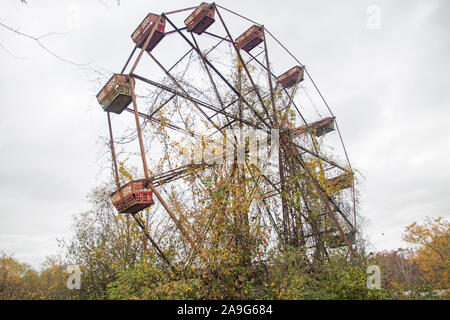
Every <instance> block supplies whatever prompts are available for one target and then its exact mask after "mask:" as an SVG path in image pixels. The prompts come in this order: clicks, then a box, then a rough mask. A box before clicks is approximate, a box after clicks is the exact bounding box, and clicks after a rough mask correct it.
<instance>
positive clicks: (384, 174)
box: [0, 0, 450, 267]
mask: <svg viewBox="0 0 450 320" xmlns="http://www.w3.org/2000/svg"><path fill="white" fill-rule="evenodd" d="M27 2H28V5H23V4H21V3H20V1H18V0H4V1H2V2H1V4H0V23H2V24H5V25H8V26H10V27H11V28H13V29H19V31H20V32H24V33H27V34H30V35H33V36H42V35H45V34H48V33H51V32H58V33H63V34H54V35H50V36H48V37H44V38H42V39H41V41H42V43H43V44H45V46H46V47H47V48H49V49H50V50H51V51H52V52H53V53H55V54H57V55H58V56H60V57H62V58H63V59H66V60H70V61H72V62H75V63H78V64H88V65H84V66H80V67H78V66H75V65H73V64H70V63H66V62H63V61H61V60H60V59H58V58H56V57H54V56H53V55H51V54H49V53H48V52H46V51H45V50H44V49H43V48H41V47H40V46H39V45H38V44H37V43H36V42H35V41H34V40H32V39H29V38H26V37H24V36H20V35H17V34H14V33H13V32H12V31H10V30H7V29H6V28H5V27H4V26H2V25H0V68H1V78H0V251H4V252H6V253H10V254H12V253H14V254H15V256H16V257H17V258H18V259H19V260H20V261H23V262H28V263H31V264H32V265H33V266H35V267H39V266H40V263H42V262H43V260H44V258H45V257H46V256H47V255H51V254H54V253H55V252H56V251H57V241H56V238H62V237H65V238H68V237H70V236H71V228H70V227H71V222H72V216H73V215H74V214H77V213H80V212H82V211H83V210H86V209H87V208H88V203H87V201H86V194H87V193H88V192H89V190H91V189H92V188H93V187H95V186H96V185H98V184H99V182H100V181H102V180H104V179H105V176H106V174H107V172H106V173H105V170H103V171H102V168H104V167H105V166H106V165H107V159H105V157H104V155H103V152H104V151H105V150H104V148H103V147H102V146H101V144H99V142H98V137H99V136H102V135H105V134H106V132H107V131H106V130H107V126H106V120H105V115H104V113H103V112H102V111H101V109H100V107H99V106H98V104H97V102H96V100H95V94H96V93H97V91H98V84H96V83H95V82H93V81H91V80H92V79H93V75H94V72H95V70H106V71H111V72H112V71H115V72H118V71H119V70H120V68H121V67H122V66H123V64H124V61H125V60H126V58H127V57H128V54H129V52H130V51H131V49H132V48H133V44H132V42H131V40H130V34H131V33H132V31H133V30H134V29H135V28H136V26H137V25H138V24H139V23H140V21H141V20H142V18H143V17H144V16H145V14H146V13H147V12H155V13H160V12H164V11H171V10H175V9H179V8H185V7H188V6H193V5H197V4H198V3H199V2H198V1H169V0H167V1H126V0H121V1H120V5H119V6H118V5H117V2H116V1H112V0H109V1H108V0H103V1H93V0H90V1H43V0H40V1H35V0H28V1H27ZM218 4H221V5H222V6H225V7H227V8H229V9H232V10H234V11H237V12H239V13H243V14H245V15H246V16H248V17H250V18H252V19H253V20H255V21H257V22H259V23H262V24H264V25H265V26H266V27H267V28H268V29H270V30H271V32H272V33H273V34H275V35H276V36H277V37H278V38H279V40H280V41H281V42H282V43H283V44H284V45H286V46H287V47H288V48H289V49H290V50H291V51H292V52H293V53H294V54H295V55H296V56H297V57H299V58H300V60H301V61H302V62H303V63H304V64H305V65H306V66H307V67H308V68H309V70H310V72H311V74H312V75H313V77H314V79H315V81H316V83H317V84H318V86H319V87H320V89H321V90H322V93H323V94H324V96H325V97H326V99H327V101H328V103H329V104H330V106H331V108H332V109H333V112H334V113H335V115H336V117H337V120H338V122H339V125H340V128H341V132H342V134H343V138H344V140H345V143H346V146H347V149H348V153H349V156H350V160H351V162H352V164H353V166H354V167H355V168H357V169H358V170H359V171H360V172H361V173H362V175H363V176H364V180H363V181H362V185H361V211H360V214H361V215H362V216H363V217H365V218H366V220H367V225H366V228H365V230H366V232H367V234H368V237H369V240H370V242H371V245H372V247H373V249H376V250H380V249H393V248H398V247H401V246H405V243H403V242H402V240H401V235H402V231H403V229H404V227H405V226H406V225H408V224H410V223H412V222H413V221H422V220H423V219H424V218H425V217H426V216H429V217H437V216H446V217H449V216H450V200H449V191H450V169H449V166H448V157H449V156H450V139H449V133H448V127H449V126H448V123H449V121H450V90H449V89H450V80H449V78H450V77H449V73H450V62H449V60H450V59H449V57H450V2H449V1H446V0H442V1H438V0H426V1H425V0H423V1H418V0H417V1H414V0H396V1H392V0H386V1H364V0H352V1H350V0H347V1H331V0H329V1H325V0H322V1H302V0H296V1H245V2H244V1H234V0H229V1H221V2H218Z"/></svg>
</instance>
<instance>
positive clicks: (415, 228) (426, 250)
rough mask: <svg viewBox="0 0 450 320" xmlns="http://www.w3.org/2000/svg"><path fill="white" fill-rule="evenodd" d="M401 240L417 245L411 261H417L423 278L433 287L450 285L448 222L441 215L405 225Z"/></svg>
mask: <svg viewBox="0 0 450 320" xmlns="http://www.w3.org/2000/svg"><path fill="white" fill-rule="evenodd" d="M403 240H405V241H406V242H408V243H411V244H415V245H417V246H418V248H417V250H416V251H415V254H414V255H413V257H412V259H411V262H412V263H417V264H418V265H419V267H420V269H421V270H422V274H423V278H424V280H425V281H426V282H427V283H429V284H430V285H431V287H432V288H433V289H447V290H448V288H449V287H450V285H449V284H450V282H449V274H450V248H449V243H450V222H449V221H447V220H445V219H444V218H443V217H438V218H435V219H430V218H426V219H425V223H424V224H422V225H420V224H417V223H416V222H414V223H412V224H411V225H409V226H407V227H406V229H405V234H404V235H403Z"/></svg>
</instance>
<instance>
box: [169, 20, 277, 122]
mask: <svg viewBox="0 0 450 320" xmlns="http://www.w3.org/2000/svg"><path fill="white" fill-rule="evenodd" d="M163 16H164V15H163ZM164 18H165V19H166V20H167V22H169V23H170V24H171V25H172V27H173V28H175V29H177V30H178V33H179V34H180V36H181V37H182V38H183V39H184V40H185V41H186V42H187V43H188V44H189V45H190V46H191V47H192V48H193V49H194V50H195V51H197V53H198V54H200V55H201V52H198V49H197V48H196V47H195V46H194V44H193V43H192V42H191V41H190V40H189V39H188V38H187V37H186V36H185V35H184V34H183V33H182V32H181V31H180V30H179V29H178V28H177V27H176V26H175V24H174V23H173V22H172V21H171V20H170V19H169V18H167V17H166V16H164ZM228 37H229V38H230V39H232V37H231V36H230V35H229V34H228ZM233 43H234V42H233ZM204 61H205V62H206V63H207V64H208V65H209V66H210V67H211V69H212V70H213V71H214V72H215V73H216V74H217V75H218V76H219V77H220V78H221V79H222V80H223V81H224V82H225V84H226V85H227V86H228V87H229V88H230V89H231V90H232V91H233V92H234V93H235V94H236V95H237V96H238V97H239V98H240V99H241V100H242V102H244V103H245V104H246V105H247V106H248V107H249V108H250V109H251V110H252V111H253V113H254V114H255V115H256V116H257V117H258V119H259V120H260V121H261V122H262V123H264V125H265V126H266V127H268V128H271V126H269V125H268V124H267V123H266V121H265V120H264V119H263V118H262V117H261V116H260V115H259V113H258V112H257V111H256V110H255V109H254V108H253V107H251V106H250V104H249V103H248V102H247V101H246V100H245V99H244V98H243V97H242V95H241V94H240V92H239V91H238V90H236V88H235V87H234V86H233V85H232V84H231V83H230V82H229V81H228V80H227V79H226V78H225V77H224V76H223V74H222V73H221V72H220V71H219V70H217V68H216V67H215V66H214V65H213V64H212V63H211V62H210V61H209V60H208V59H206V58H205V59H204ZM255 89H256V88H255ZM264 108H265V107H264ZM266 112H267V110H266Z"/></svg>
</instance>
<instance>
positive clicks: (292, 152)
mask: <svg viewBox="0 0 450 320" xmlns="http://www.w3.org/2000/svg"><path fill="white" fill-rule="evenodd" d="M205 5H207V6H209V8H210V10H214V12H213V17H214V13H216V14H217V17H218V18H219V19H218V20H219V21H218V22H219V23H220V24H221V25H222V27H223V32H224V34H223V35H218V34H214V33H211V32H208V31H206V29H207V28H208V26H209V25H210V24H212V23H213V22H215V20H214V19H213V20H212V22H211V21H210V20H209V25H208V23H207V25H206V28H205V26H203V27H204V30H200V32H195V30H194V31H193V30H192V29H191V30H189V26H188V25H186V26H183V27H178V26H176V25H175V24H174V22H173V21H172V20H171V18H170V16H171V15H174V14H179V13H183V12H186V11H192V10H194V12H193V13H192V14H191V16H192V15H193V14H194V13H196V12H197V13H198V12H199V10H200V7H201V6H205ZM222 10H223V11H226V12H228V13H230V14H232V15H235V16H237V17H239V18H242V19H244V20H246V21H247V22H250V23H252V24H253V26H257V27H258V28H260V30H261V31H262V39H261V41H260V43H261V44H262V45H263V51H262V52H260V53H259V54H258V55H253V54H251V53H250V50H243V49H242V48H240V46H239V45H238V43H237V40H236V39H234V38H233V37H232V35H231V34H230V31H229V29H228V27H227V24H226V23H225V20H224V19H223V16H222V14H221V11H222ZM155 16H156V15H155ZM157 17H158V20H157V21H156V23H153V25H154V27H153V28H152V29H151V31H150V30H147V33H146V37H145V38H144V39H143V40H142V41H141V43H140V44H136V45H135V47H134V49H133V50H132V52H131V54H130V55H129V57H128V59H127V60H126V63H125V65H124V66H123V68H122V69H121V71H120V74H118V76H122V77H123V78H124V79H126V81H127V83H128V86H129V89H130V90H129V93H128V96H129V97H130V101H128V102H127V103H125V104H124V107H123V108H122V110H120V112H121V111H123V110H125V111H127V112H130V113H133V114H134V118H135V122H136V129H137V136H138V140H139V146H140V154H141V159H142V165H143V169H144V175H145V179H142V180H141V181H143V183H144V187H145V188H149V189H150V190H151V192H152V193H153V194H154V195H155V196H156V198H157V199H158V201H159V202H160V203H161V205H162V206H163V207H164V209H165V211H167V213H168V214H169V216H170V218H171V219H172V220H173V222H174V223H175V225H176V227H177V228H178V229H179V231H180V232H181V235H182V237H183V238H184V239H185V240H186V241H187V242H188V243H189V245H190V246H191V248H192V250H193V252H194V253H195V252H201V251H202V248H201V246H200V247H199V246H198V245H197V243H196V242H195V241H194V239H193V238H192V237H191V235H190V233H189V232H188V231H187V230H186V228H185V227H184V226H183V224H182V223H181V222H180V220H179V219H178V218H177V217H176V215H175V214H174V212H173V211H172V210H171V208H170V207H169V205H168V204H167V202H166V201H165V200H164V198H163V197H162V196H161V194H160V193H159V192H158V190H157V189H156V187H158V186H161V185H163V184H165V183H169V182H173V181H175V180H177V179H180V178H183V177H186V175H188V174H189V173H188V169H189V165H188V166H184V167H180V168H176V169H173V170H169V171H167V172H164V173H161V174H157V175H154V176H150V175H149V170H148V165H147V158H146V152H145V147H144V140H143V135H142V129H141V123H140V118H143V119H145V121H150V122H152V123H156V124H164V125H165V126H166V127H167V128H169V129H171V130H175V131H179V132H186V129H185V128H182V127H180V126H178V125H176V124H173V123H170V122H167V121H162V120H161V119H159V118H157V117H155V114H156V113H157V111H158V110H160V109H161V108H162V107H163V106H165V105H166V104H167V103H168V102H169V101H170V100H172V99H173V98H174V97H179V98H181V99H183V100H184V101H186V102H189V103H191V104H192V105H193V106H195V108H196V109H197V110H198V111H200V113H201V115H202V116H203V117H204V119H205V120H206V121H208V122H209V123H210V124H211V125H212V126H213V127H214V128H216V129H217V132H220V133H222V134H224V130H226V129H227V128H231V127H232V126H233V124H241V125H247V126H249V127H252V128H256V129H263V130H269V129H272V128H279V123H278V116H277V114H278V112H279V110H276V103H275V95H276V94H279V93H281V94H283V95H285V96H286V97H287V99H288V101H289V102H288V105H287V106H286V107H285V108H284V109H293V110H295V112H296V113H297V114H298V115H299V117H300V119H301V120H302V126H301V127H299V128H298V129H297V130H294V131H298V132H300V133H303V134H305V135H309V136H310V137H311V139H314V137H313V136H314V135H316V136H319V135H323V134H326V133H327V132H329V131H331V130H334V128H336V129H337V132H338V136H339V140H340V144H341V145H342V148H343V151H344V153H345V157H346V161H347V164H346V165H347V167H344V166H342V165H339V164H338V163H336V162H334V161H332V160H330V159H328V158H326V157H325V156H323V155H321V154H319V152H317V150H314V149H313V150H311V149H308V148H307V147H306V146H302V145H299V144H296V143H294V142H293V140H292V139H291V138H290V134H280V140H279V142H280V150H279V152H280V158H279V159H280V161H279V171H278V174H279V181H278V183H276V182H273V181H270V179H269V178H268V177H266V176H264V179H266V180H267V182H268V183H269V185H271V186H272V187H273V189H274V190H273V193H272V194H271V195H270V196H279V197H280V198H281V202H282V219H281V220H282V229H283V230H282V231H280V233H281V234H282V238H283V240H284V242H285V243H289V242H290V241H292V239H293V238H297V242H296V245H300V246H305V243H306V242H305V239H306V238H307V237H312V236H318V237H320V235H321V234H325V233H331V232H336V231H337V232H338V236H339V237H340V239H341V240H343V244H344V245H345V246H346V247H348V249H349V252H350V254H351V256H352V257H356V252H355V249H354V248H353V241H354V235H355V232H356V204H355V203H356V200H355V187H354V179H353V170H352V167H351V164H350V161H349V157H348V154H347V151H346V148H345V145H344V142H343V139H342V136H341V133H340V130H339V126H338V124H337V122H336V119H335V116H334V114H333V112H332V111H331V108H330V107H329V105H328V104H327V102H326V100H325V98H324V97H323V95H322V93H321V92H320V90H319V89H318V87H317V86H316V84H315V82H314V81H313V79H312V78H311V75H310V73H309V72H308V70H307V69H306V68H305V66H304V65H303V64H302V63H301V62H300V61H299V60H298V59H297V58H296V57H295V56H294V55H293V54H292V53H291V52H290V51H289V50H288V49H287V48H286V47H285V46H284V45H283V44H282V43H281V42H280V41H279V40H278V39H277V38H276V37H275V36H274V35H273V34H272V33H271V32H270V31H269V30H267V28H266V27H265V26H264V25H261V24H259V23H257V22H255V21H253V20H251V19H249V18H247V17H244V16H243V15H241V14H238V13H236V12H234V11H232V10H229V9H227V8H224V7H222V6H220V5H219V4H216V3H212V4H205V3H202V4H201V5H200V6H195V7H189V8H185V9H180V10H175V11H170V12H165V13H162V14H161V15H158V16H157ZM144 21H145V20H144ZM161 21H164V22H167V23H168V25H170V26H171V27H172V28H173V29H172V30H170V31H167V32H165V33H164V34H163V36H162V37H161V39H162V38H163V37H164V36H167V35H170V34H176V35H178V36H179V37H180V38H181V39H183V41H185V42H186V43H187V44H188V45H189V50H188V51H187V52H186V53H184V54H183V55H182V56H181V58H180V59H179V60H177V62H176V63H175V64H174V65H172V66H171V67H165V66H163V64H162V63H161V62H160V61H159V60H158V59H157V58H156V57H155V56H154V55H152V53H151V49H153V48H151V49H150V50H148V49H149V47H150V45H152V46H153V47H154V46H156V45H157V44H158V42H159V41H161V39H158V40H157V41H153V40H154V39H155V38H154V37H155V34H156V33H157V32H158V31H157V28H156V27H157V25H158V24H159V23H161ZM216 23H217V22H216ZM138 28H139V27H138ZM250 29H251V28H250ZM197 31H198V30H197ZM194 33H196V34H197V36H195V35H194ZM202 33H204V34H207V35H208V36H210V37H211V38H214V39H217V43H216V44H215V45H214V46H213V47H212V48H211V49H210V50H209V51H208V52H207V54H209V53H210V52H211V51H213V50H215V49H216V48H217V47H218V46H219V45H220V44H222V43H228V44H229V45H230V46H231V47H232V48H233V50H234V54H235V55H236V57H237V59H238V61H239V63H240V65H241V66H242V69H243V70H244V71H245V75H246V76H247V79H248V81H249V82H250V84H251V89H250V90H249V91H248V92H246V93H243V92H241V91H240V90H238V89H237V88H236V87H235V86H234V85H233V84H232V83H231V81H230V80H228V79H227V78H226V76H225V75H224V74H223V73H221V72H220V71H219V70H218V68H216V66H215V65H214V63H213V62H212V61H210V60H209V59H208V56H207V54H205V53H203V52H202V51H201V49H200V47H199V45H198V42H197V41H196V37H199V36H201V34H202ZM189 34H190V37H191V39H189ZM267 36H268V37H270V38H272V39H273V40H274V41H275V42H276V43H277V44H278V45H279V46H280V47H281V48H282V50H284V51H285V52H286V53H287V54H288V55H289V56H290V57H291V58H292V59H293V60H294V61H296V63H298V66H297V68H301V71H302V77H301V79H297V81H296V83H295V85H294V89H293V90H292V91H291V92H289V91H288V89H289V87H283V86H282V88H281V89H278V85H275V87H274V83H277V82H279V78H280V77H277V76H275V74H274V72H273V71H272V70H271V67H270V60H269V53H268V49H267V42H266V37H267ZM152 41H153V42H156V44H155V43H153V44H151V42H152ZM135 42H136V41H135ZM258 44H259V43H258ZM138 51H139V53H138V55H137V57H136V58H135V60H134V62H133V63H132V64H131V62H132V60H133V57H134V56H135V54H136V52H138ZM242 51H244V52H245V53H243V52H242ZM145 53H147V54H148V55H149V56H150V58H151V59H152V60H153V62H154V63H155V64H156V65H157V66H158V67H159V68H160V69H161V70H162V71H163V72H164V74H165V75H166V77H167V78H168V79H170V81H171V82H172V83H173V85H174V86H170V85H167V84H163V83H160V82H156V81H154V80H151V79H148V78H146V77H143V76H141V75H138V74H136V73H135V70H136V67H137V66H138V64H139V62H140V61H141V58H142V57H143V55H144V54H145ZM190 53H194V54H196V55H198V58H199V59H200V60H201V62H202V64H203V66H204V70H205V71H206V73H207V75H208V79H209V81H210V84H211V87H212V89H213V90H214V92H215V95H216V97H217V98H218V101H219V104H220V107H219V106H214V105H212V104H210V103H208V102H205V101H202V100H200V99H198V98H196V97H193V96H192V95H191V94H190V93H189V92H188V91H187V90H186V89H185V88H184V87H183V85H182V84H181V83H180V82H179V81H178V80H177V79H176V77H175V76H173V75H172V74H171V70H172V69H173V68H174V67H175V66H176V65H177V64H179V63H180V62H181V61H182V60H183V59H185V58H186V57H187V56H188V54H190ZM261 53H263V56H264V59H263V61H260V60H259V59H258V58H257V56H259V55H260V54H261ZM244 55H246V56H248V59H247V60H245V59H244ZM250 62H255V63H257V65H258V66H259V67H260V68H262V70H264V71H265V73H266V75H267V79H266V81H267V84H268V88H269V90H268V91H269V92H268V97H267V95H266V96H264V97H263V96H262V95H261V92H260V88H259V87H258V85H257V84H256V83H255V81H254V80H253V77H252V71H251V70H250V69H249V68H248V64H249V63H250ZM130 65H131V67H130V69H129V71H128V72H126V70H127V68H128V67H129V66H130ZM303 72H304V74H305V75H306V76H307V78H308V79H309V80H310V81H311V83H312V85H313V87H314V88H315V90H316V91H317V93H318V94H319V96H320V99H321V100H322V102H323V103H324V105H325V106H326V108H327V110H328V112H329V114H330V117H328V118H324V119H322V120H320V121H316V122H312V123H308V122H307V120H306V119H305V117H304V116H303V115H302V112H301V111H300V108H299V107H298V106H297V105H296V103H295V102H294V96H295V94H296V91H295V90H296V87H297V86H298V84H299V82H300V81H301V80H303ZM212 75H214V76H216V77H218V78H219V79H220V81H221V82H222V84H223V85H225V86H226V87H228V89H229V90H231V92H232V93H233V94H234V95H235V99H233V100H232V101H231V102H229V103H227V104H226V103H225V102H224V101H223V99H221V94H220V92H219V89H218V86H217V83H216V82H215V81H214V79H213V76H212ZM136 80H138V81H141V82H143V83H145V84H148V85H151V86H152V87H155V88H156V89H159V90H162V91H165V92H168V93H170V98H169V99H167V100H166V101H165V102H164V103H162V104H161V105H160V106H158V107H157V108H156V110H154V111H152V112H151V113H149V114H147V113H143V112H140V111H139V110H138V105H137V99H136V94H135V82H136ZM291 85H292V84H291ZM105 88H106V86H105ZM250 92H252V93H254V94H256V96H257V97H258V99H257V102H258V104H260V106H261V107H262V110H263V111H264V115H265V117H262V116H261V115H260V114H259V113H258V112H256V111H255V110H254V109H253V107H252V105H251V104H250V103H248V102H247V101H246V99H245V97H246V95H247V94H249V93H250ZM99 95H100V93H99ZM99 95H98V96H97V97H99ZM265 98H270V100H268V99H267V100H268V101H270V102H269V103H267V102H266V103H265V102H264V99H265ZM99 102H100V99H99ZM239 102H240V103H243V104H245V105H246V106H248V107H249V109H250V110H252V111H253V112H254V115H256V116H257V117H258V118H259V120H260V124H261V125H262V127H260V126H255V124H253V123H252V122H250V121H247V120H245V119H244V118H240V117H237V116H236V115H233V114H231V113H230V112H229V111H227V109H228V108H230V107H231V106H233V105H234V104H236V103H239ZM129 103H132V105H133V108H129V107H128V104H129ZM270 105H272V110H271V109H270ZM105 111H107V120H108V127H109V135H110V146H111V153H112V160H113V164H114V168H113V169H114V173H115V180H116V184H117V188H118V189H120V188H121V185H120V179H119V171H118V166H117V156H116V151H115V148H114V137H113V130H112V123H111V117H110V112H109V111H108V110H105ZM120 112H116V113H120ZM211 112H213V114H211ZM208 113H209V114H208ZM217 115H222V116H223V117H225V118H226V120H227V121H226V122H225V123H224V124H223V123H222V125H221V126H219V125H218V124H217V123H215V122H214V120H213V117H214V116H217ZM310 129H313V130H314V131H313V130H310ZM280 131H282V130H280ZM318 131H320V132H319V134H318ZM191 134H192V133H191ZM304 155H307V156H310V157H314V158H316V159H318V160H319V161H320V162H323V163H325V164H326V165H328V166H330V167H331V168H336V169H338V170H340V171H342V172H343V173H344V174H343V175H342V176H345V175H346V176H350V177H351V181H350V183H349V184H348V183H347V186H346V187H345V188H351V192H352V201H353V214H354V217H355V219H354V221H350V220H349V218H348V217H347V216H346V215H345V214H344V212H343V211H342V210H341V208H340V207H339V205H338V204H337V203H336V201H334V199H333V198H332V197H331V196H330V195H329V194H327V192H326V190H325V188H324V187H323V186H322V185H321V183H320V181H319V180H318V179H317V178H316V177H315V175H314V174H313V172H311V170H310V169H309V168H308V166H307V164H306V162H305V158H304ZM287 158H289V159H290V160H289V161H288V160H287ZM299 170H301V171H302V172H304V174H305V177H306V180H307V181H308V183H309V184H310V185H311V186H312V187H313V190H315V192H316V193H317V195H318V197H319V198H320V200H321V201H322V203H323V206H324V209H325V215H326V216H328V217H329V219H330V220H331V221H332V222H333V223H334V227H335V228H334V229H331V230H325V231H318V232H317V231H316V232H315V233H314V234H309V235H305V234H301V235H298V229H299V228H301V227H302V226H301V225H300V226H298V225H297V224H296V222H294V221H292V218H290V217H292V211H293V210H294V211H295V210H298V208H293V207H292V206H291V205H290V204H289V203H288V201H286V199H284V197H283V196H282V194H284V191H285V190H284V189H285V188H286V180H287V179H288V176H289V172H292V171H299ZM342 176H341V177H342ZM259 178H260V177H258V179H259ZM330 180H332V181H337V180H339V177H336V178H335V179H330ZM122 187H123V186H122ZM265 207H266V212H267V215H268V216H269V217H270V221H271V223H272V224H273V225H274V227H275V229H277V226H276V222H275V220H274V219H273V215H272V213H271V212H270V209H269V208H268V207H267V206H265ZM131 215H132V216H133V218H134V219H135V221H136V223H137V224H138V225H139V227H140V228H141V229H142V231H143V232H144V234H145V236H146V237H147V238H148V240H149V241H150V242H151V244H152V245H153V247H154V248H155V250H156V252H157V253H158V255H159V256H160V257H161V258H162V259H163V260H164V261H165V262H166V263H167V264H168V265H169V266H170V267H171V268H172V270H173V271H174V272H178V271H177V269H176V268H175V267H174V266H173V264H172V263H171V262H170V261H169V259H168V258H167V256H166V255H165V254H164V252H163V251H162V250H161V248H160V247H159V245H158V244H157V243H156V241H155V240H154V239H153V238H152V236H151V235H150V233H149V231H148V229H147V227H146V225H145V223H144V221H143V220H142V218H141V217H140V216H139V212H131ZM338 215H339V216H340V217H341V218H342V219H344V221H345V223H346V226H347V228H343V227H342V225H341V222H340V221H339V219H338V218H337V216H338ZM303 218H304V222H305V223H307V222H308V221H307V217H305V216H303ZM300 223H301V222H300ZM344 229H347V230H348V229H350V230H351V231H350V232H345V230H344ZM302 230H303V229H302ZM352 237H353V239H352ZM299 238H300V240H298V239H299Z"/></svg>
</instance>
